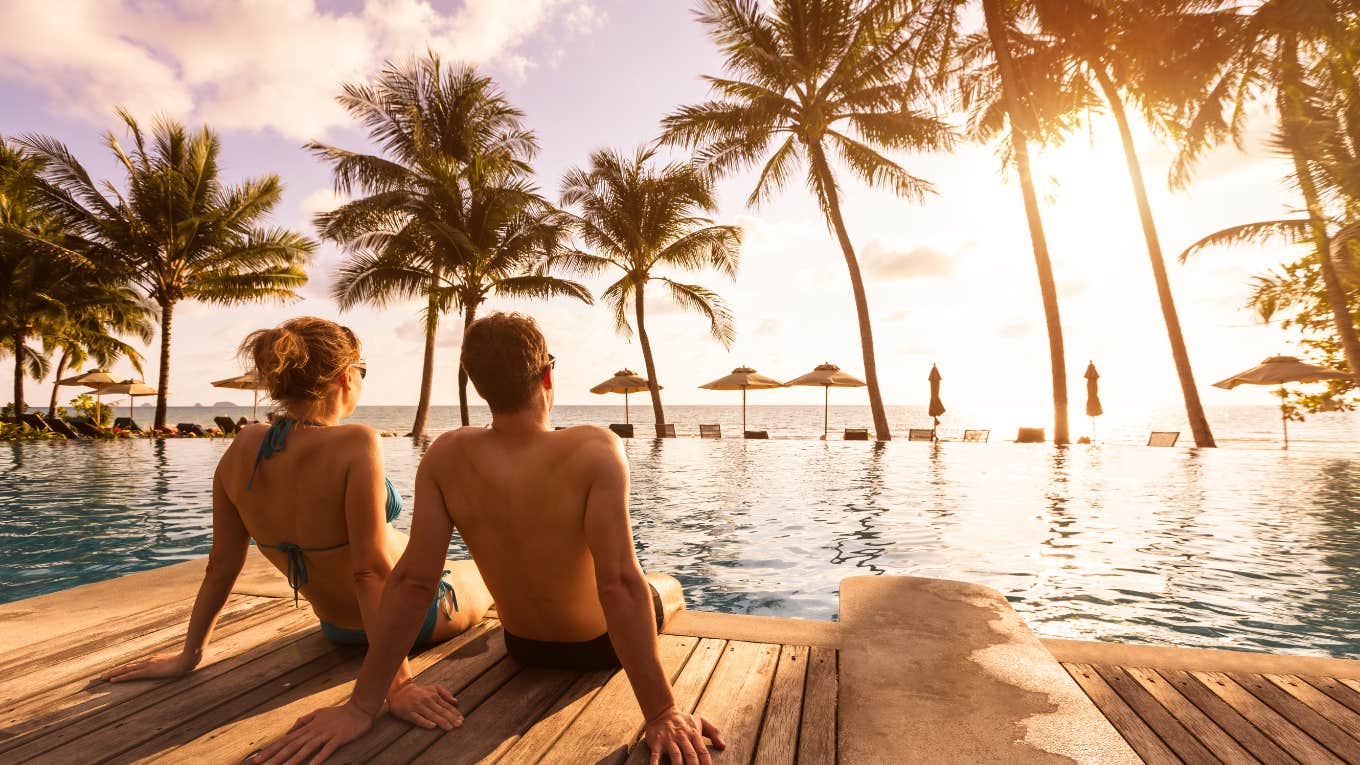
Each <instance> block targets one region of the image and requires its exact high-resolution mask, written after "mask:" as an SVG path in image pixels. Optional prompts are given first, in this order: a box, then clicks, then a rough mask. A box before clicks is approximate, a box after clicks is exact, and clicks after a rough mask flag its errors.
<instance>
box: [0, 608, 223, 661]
mask: <svg viewBox="0 0 1360 765" xmlns="http://www.w3.org/2000/svg"><path fill="white" fill-rule="evenodd" d="M242 599H243V598H242V596H239V595H237V596H233V597H231V598H228V600H227V602H228V603H231V602H232V601H239V600H242ZM193 607H194V599H193V598H192V597H188V598H177V599H175V600H174V601H172V602H169V603H164V604H160V605H152V604H148V605H147V607H146V608H145V609H144V610H141V611H137V612H135V613H131V614H127V615H126V616H124V617H122V618H109V619H106V620H104V621H101V622H98V623H95V624H90V625H86V626H84V627H83V628H81V629H76V630H73V631H71V632H68V633H65V634H61V635H54V636H52V637H51V638H50V639H49V640H45V641H43V642H41V643H32V644H26V645H23V646H20V647H18V648H15V649H13V650H10V651H6V652H5V653H4V654H3V655H0V674H3V675H11V674H13V673H15V672H24V671H26V670H28V669H30V668H33V667H41V666H43V665H45V664H55V663H57V662H60V661H65V660H66V659H69V658H71V657H73V656H80V655H82V654H86V653H89V652H91V651H97V650H99V649H101V648H103V647H105V646H107V644H108V642H109V641H110V640H116V639H119V638H122V637H125V636H126V637H136V636H137V635H142V634H145V633H147V632H152V631H155V630H158V629H161V628H163V627H165V626H167V625H169V624H174V623H177V622H187V621H188V620H189V613H190V612H191V611H192V610H193ZM28 626H29V625H28V624H23V625H15V626H14V627H13V629H16V630H20V631H22V630H24V629H26V628H27V627H28Z"/></svg>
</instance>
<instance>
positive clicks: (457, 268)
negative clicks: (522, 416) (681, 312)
mask: <svg viewBox="0 0 1360 765" xmlns="http://www.w3.org/2000/svg"><path fill="white" fill-rule="evenodd" d="M339 100H340V103H341V104H342V105H344V106H345V108H346V109H347V110H348V111H349V112H350V114H352V115H353V116H354V117H355V119H357V120H359V121H360V122H361V123H363V124H364V125H366V126H367V127H368V129H369V137H370V139H372V140H373V142H374V143H375V144H377V146H378V147H379V150H380V153H378V154H364V153H357V152H351V151H347V150H344V149H340V148H337V147H334V146H329V145H326V144H322V143H311V144H308V148H309V149H311V150H312V152H313V153H314V154H315V155H316V156H317V157H319V158H321V159H322V160H324V161H326V162H328V163H330V164H331V165H332V168H333V177H334V181H335V187H336V191H337V192H340V193H342V194H346V195H350V194H353V193H354V192H356V191H358V192H361V193H362V194H364V195H365V196H363V197H360V198H358V199H355V200H354V201H352V202H349V203H346V204H344V205H342V206H341V207H339V208H337V209H336V210H333V211H331V212H328V213H323V214H321V215H318V216H317V217H316V225H317V227H318V230H319V231H320V233H321V235H322V237H323V238H325V239H328V240H331V241H334V242H337V243H339V244H340V245H341V246H342V247H344V248H345V249H346V251H347V252H348V253H349V254H350V256H351V259H350V260H349V261H348V262H347V263H346V264H345V265H344V266H343V267H342V269H341V271H340V274H339V278H338V279H337V281H336V282H335V284H334V285H333V288H332V294H333V295H334V297H335V298H336V300H337V302H339V303H340V306H341V308H342V309H348V308H351V307H353V306H356V305H360V304H372V305H379V306H384V305H388V304H389V303H391V302H392V301H395V300H400V299H406V298H419V299H422V300H423V302H424V304H425V305H424V308H423V311H422V324H423V326H424V334H425V352H424V360H423V364H422V369H421V387H420V398H419V400H418V402H417V406H416V415H415V420H414V422H413V423H412V426H411V434H412V435H414V436H417V437H419V436H422V435H424V432H425V426H426V422H427V420H428V414H429V404H430V395H431V393H432V391H433V381H434V349H435V335H436V333H437V331H438V328H439V321H440V318H441V316H442V315H443V314H444V313H447V312H448V311H450V310H460V311H461V312H462V313H463V319H464V324H465V326H466V324H467V323H470V322H471V321H472V319H473V318H474V317H475V316H476V312H477V308H478V306H480V305H481V303H482V302H483V301H485V299H486V298H487V296H489V295H491V294H493V293H494V294H498V295H505V296H512V295H525V294H528V295H532V296H535V297H540V296H551V295H556V294H566V295H570V296H572V297H577V298H581V297H582V296H584V297H585V298H587V299H588V297H589V294H588V293H587V292H585V290H584V288H583V287H580V285H575V284H573V283H570V282H565V281H563V280H559V279H554V278H552V277H550V276H548V275H546V274H541V275H535V274H533V273H531V270H532V269H533V268H534V265H535V262H536V261H535V258H538V257H541V256H542V255H543V253H544V252H546V250H547V249H548V248H550V246H551V244H552V242H553V241H555V239H554V237H556V236H557V235H558V233H559V232H558V229H557V228H556V227H555V225H554V224H553V222H552V210H551V206H550V205H548V203H547V202H546V201H544V200H543V199H542V197H541V196H540V195H538V194H537V192H535V191H534V190H533V188H532V187H531V186H529V185H528V184H527V183H526V182H525V181H524V178H525V177H527V176H528V174H529V173H530V167H529V161H530V160H531V159H532V158H533V155H534V154H535V153H536V152H537V149H538V143H537V140H536V138H535V137H534V134H533V133H532V132H531V131H529V130H527V129H525V127H524V125H523V117H524V115H523V113H522V112H521V111H519V110H518V109H516V108H514V107H513V106H511V105H510V103H509V102H508V101H507V100H506V98H505V96H504V94H503V93H502V92H501V91H500V89H499V88H498V87H497V86H496V84H495V83H494V82H493V81H492V80H491V78H489V77H485V76H482V75H479V74H478V73H477V71H476V70H475V69H474V68H472V67H460V68H453V67H446V66H444V65H443V64H442V63H441V61H440V59H439V58H438V57H437V56H435V55H433V54H431V55H429V56H427V57H425V58H423V59H419V60H414V61H409V62H405V63H388V64H387V65H386V66H385V67H384V68H383V70H382V72H381V73H380V74H379V76H378V77H377V78H376V79H375V81H374V82H373V84H371V85H366V84H353V85H345V86H344V93H343V94H342V95H341V97H340V99H339ZM458 389H459V409H460V414H461V418H462V422H463V424H464V425H466V424H467V423H468V410H467V379H466V376H465V375H463V374H462V372H461V368H460V371H459V383H458Z"/></svg>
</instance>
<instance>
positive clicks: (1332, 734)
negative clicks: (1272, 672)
mask: <svg viewBox="0 0 1360 765" xmlns="http://www.w3.org/2000/svg"><path fill="white" fill-rule="evenodd" d="M1228 677H1231V678H1232V679H1233V681H1235V682H1236V683H1237V684H1238V685H1240V686H1242V687H1243V688H1246V689H1247V690H1249V691H1251V692H1252V694H1253V695H1255V696H1256V698H1258V699H1260V700H1261V701H1264V702H1265V703H1266V704H1269V705H1270V707H1271V708H1272V709H1274V710H1275V711H1276V712H1279V713H1280V714H1281V715H1282V716H1284V717H1285V718H1286V719H1288V720H1289V721H1290V722H1292V723H1294V725H1296V726H1298V727H1299V728H1301V729H1303V730H1304V731H1305V732H1306V733H1308V735H1310V736H1312V737H1313V738H1314V739H1316V740H1317V741H1318V743H1320V744H1322V745H1323V746H1325V747H1327V748H1328V749H1330V750H1332V752H1333V753H1335V754H1336V755H1337V756H1339V757H1341V759H1343V760H1346V761H1347V762H1360V741H1356V740H1355V739H1353V738H1351V737H1350V736H1347V735H1346V732H1345V731H1343V730H1341V729H1340V728H1338V727H1337V726H1336V725H1334V724H1333V723H1332V722H1330V721H1329V720H1328V719H1327V718H1325V717H1323V716H1322V715H1320V714H1318V713H1317V712H1316V711H1314V710H1313V709H1312V708H1310V707H1309V706H1308V705H1307V704H1305V703H1303V702H1302V701H1299V700H1298V699H1296V698H1294V697H1293V696H1291V695H1290V694H1288V693H1286V692H1285V691H1284V690H1282V689H1281V688H1280V687H1279V686H1278V685H1276V684H1274V683H1272V682H1270V681H1269V680H1267V679H1265V678H1264V677H1262V676H1261V675H1236V674H1234V675H1229V676H1228Z"/></svg>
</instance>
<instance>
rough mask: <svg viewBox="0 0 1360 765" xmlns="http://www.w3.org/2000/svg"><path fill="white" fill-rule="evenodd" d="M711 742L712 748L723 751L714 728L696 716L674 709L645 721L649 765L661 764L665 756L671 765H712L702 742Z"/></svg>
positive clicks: (724, 745) (719, 734) (718, 735)
mask: <svg viewBox="0 0 1360 765" xmlns="http://www.w3.org/2000/svg"><path fill="white" fill-rule="evenodd" d="M705 738H708V739H711V740H712V741H713V748H714V749H717V750H719V751H721V750H723V749H726V748H727V744H725V743H723V740H722V734H721V733H720V732H718V728H717V726H715V725H714V724H713V723H711V722H709V721H707V720H705V719H703V718H702V717H699V716H697V715H689V714H685V713H684V712H681V711H680V710H678V709H676V708H675V707H674V706H671V707H669V708H668V709H666V711H665V712H662V713H661V714H659V715H657V716H656V717H653V718H652V719H650V720H648V721H647V732H646V740H647V746H648V747H649V748H650V749H651V750H652V759H651V765H657V763H659V762H661V756H662V755H663V754H665V755H666V756H667V759H668V760H669V761H670V763H671V765H712V763H713V757H712V756H711V755H709V753H708V747H707V746H705V745H704V739H705Z"/></svg>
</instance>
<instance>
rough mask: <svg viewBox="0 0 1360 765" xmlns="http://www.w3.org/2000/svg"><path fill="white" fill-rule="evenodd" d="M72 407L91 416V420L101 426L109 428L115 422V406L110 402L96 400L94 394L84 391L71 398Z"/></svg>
mask: <svg viewBox="0 0 1360 765" xmlns="http://www.w3.org/2000/svg"><path fill="white" fill-rule="evenodd" d="M71 408H72V409H74V410H76V411H77V412H79V413H80V414H81V415H83V416H85V417H89V418H90V422H93V423H94V424H96V425H98V426H99V427H101V428H107V427H108V426H110V425H112V424H113V408H112V407H110V406H109V405H108V404H101V403H99V402H98V401H96V400H95V398H94V396H91V395H90V394H88V393H82V394H80V395H79V396H76V397H75V398H73V399H71Z"/></svg>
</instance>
